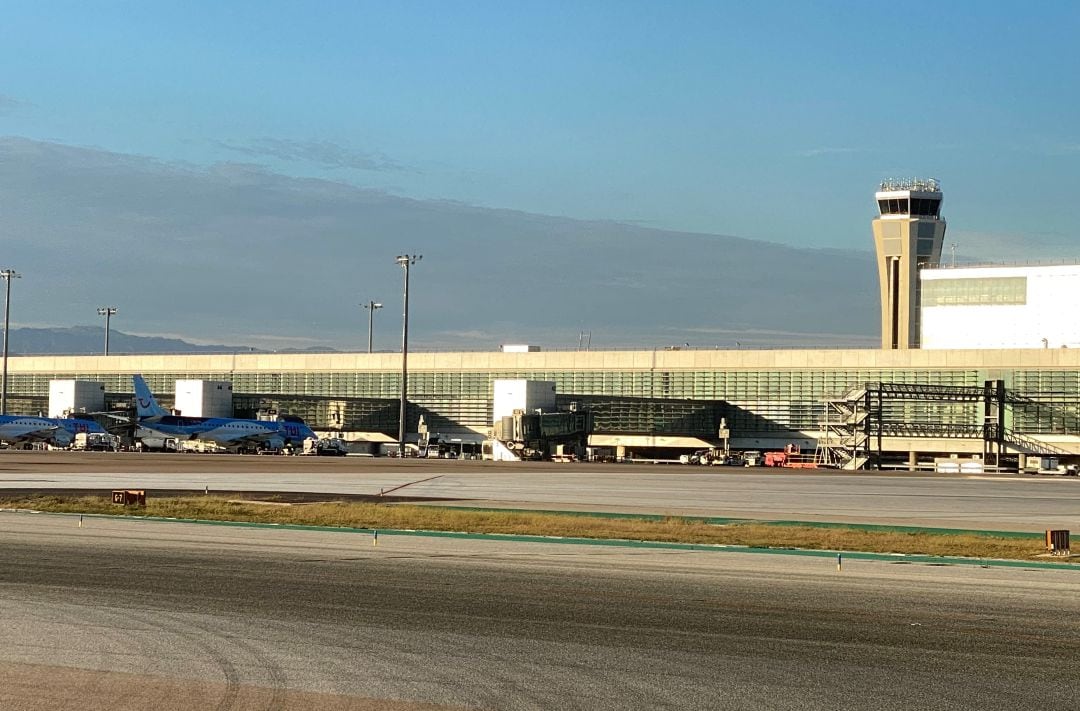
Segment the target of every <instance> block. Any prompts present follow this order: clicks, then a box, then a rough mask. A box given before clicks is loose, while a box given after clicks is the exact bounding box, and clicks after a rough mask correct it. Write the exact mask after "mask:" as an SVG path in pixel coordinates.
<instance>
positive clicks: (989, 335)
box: [919, 264, 1080, 349]
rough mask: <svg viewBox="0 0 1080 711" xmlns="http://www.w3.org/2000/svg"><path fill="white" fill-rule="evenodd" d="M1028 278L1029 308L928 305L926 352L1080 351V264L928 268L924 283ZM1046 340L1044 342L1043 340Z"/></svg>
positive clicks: (924, 327)
mask: <svg viewBox="0 0 1080 711" xmlns="http://www.w3.org/2000/svg"><path fill="white" fill-rule="evenodd" d="M987 277H1025V278H1026V279H1027V299H1026V301H1027V303H1025V304H1016V305H1011V304H1010V305H1006V304H999V305H977V306H974V305H973V306H926V305H925V304H923V306H922V308H921V309H920V320H921V323H922V348H923V349H948V348H952V349H962V348H1062V347H1065V348H1080V265H1078V264H1068V265H1055V266H1029V267H1019V266H1018V267H962V268H954V269H924V270H922V271H921V272H920V275H919V278H920V281H921V282H922V283H923V284H924V285H925V284H926V282H927V281H929V280H933V279H978V278H987ZM1044 338H1045V339H1046V341H1045V342H1044V341H1043V339H1044Z"/></svg>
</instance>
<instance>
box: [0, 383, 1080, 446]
mask: <svg viewBox="0 0 1080 711" xmlns="http://www.w3.org/2000/svg"><path fill="white" fill-rule="evenodd" d="M68 378H74V379H81V380H93V381H98V382H102V383H104V385H105V389H106V392H107V393H108V395H107V400H108V402H109V403H110V404H113V405H115V404H118V403H121V402H129V401H130V399H131V395H130V392H131V378H130V376H129V375H126V374H125V375H120V374H102V373H78V372H67V373H55V374H49V375H34V376H29V375H25V374H13V375H11V376H10V378H9V393H10V395H9V400H10V403H11V410H12V411H13V412H14V411H19V412H26V413H36V412H39V411H44V410H45V409H46V407H47V404H48V392H49V381H50V380H54V379H68ZM146 378H147V381H148V383H149V384H150V387H151V389H152V390H153V391H154V392H155V393H157V394H158V395H159V399H160V401H161V403H162V405H164V406H165V407H168V406H169V405H170V404H171V401H172V395H171V393H172V392H173V389H174V383H175V381H176V380H178V379H204V380H228V381H231V382H232V383H233V393H234V395H233V407H234V413H235V415H236V416H239V417H256V416H257V415H258V414H260V412H261V413H264V414H267V413H270V414H273V413H276V414H292V415H299V416H301V417H303V418H304V419H305V421H307V422H308V423H309V424H310V425H312V426H313V427H314V428H316V429H343V430H357V431H378V432H385V433H387V434H393V433H396V431H397V418H398V397H399V392H400V373H397V372H389V371H385V372H370V371H368V372H335V373H320V372H259V373H245V372H234V373H222V372H192V371H185V372H169V373H147V374H146ZM499 378H527V379H534V380H553V381H555V383H556V389H557V392H558V400H559V404H560V407H563V408H568V407H570V405H571V403H576V407H577V408H579V409H587V410H589V411H591V412H592V413H593V421H594V427H595V430H596V431H597V432H604V433H626V434H677V435H691V436H699V437H702V436H704V437H711V436H715V432H716V429H717V427H718V425H719V422H720V419H721V418H724V419H726V421H727V424H728V426H729V427H730V428H731V430H732V435H733V436H755V435H769V434H783V433H788V432H795V431H800V430H816V429H818V428H819V426H820V423H821V421H822V418H823V416H824V411H825V407H824V404H823V403H824V401H825V399H827V398H837V397H841V396H843V395H844V394H845V393H846V392H848V391H849V390H852V389H853V388H857V387H858V386H859V385H860V384H862V383H867V382H879V381H881V382H902V383H918V384H926V385H963V386H981V385H982V384H983V381H984V379H985V376H984V375H982V374H980V371H978V370H975V369H968V370H892V369H863V370H837V369H829V370H678V371H667V370H644V371H604V370H498V371H494V370H493V371H486V372H474V371H458V372H415V373H410V375H409V412H408V423H407V424H408V428H409V429H410V431H415V428H416V425H417V422H418V419H419V417H420V415H421V414H422V415H423V416H424V419H425V422H426V423H427V424H428V426H429V428H430V429H431V431H433V432H444V433H452V432H465V431H470V430H471V431H476V432H484V431H486V429H487V428H488V427H490V424H491V416H492V415H491V413H492V385H493V381H494V380H495V379H499ZM1077 378H1078V373H1076V372H1071V371H1070V372H1064V373H1047V372H1042V371H1039V372H1034V373H1027V372H1017V373H1016V374H1015V375H1014V376H1013V378H1012V379H1013V386H1014V387H1015V388H1016V389H1017V390H1018V391H1020V392H1023V393H1024V394H1026V395H1028V396H1029V397H1031V398H1033V399H1034V400H1037V401H1045V403H1046V407H1044V408H1043V411H1042V412H1038V413H1036V412H1035V411H1034V410H1032V411H1031V412H1027V411H1024V412H1019V411H1018V413H1017V417H1018V420H1019V421H1018V423H1017V424H1018V425H1019V424H1023V425H1024V426H1025V428H1026V429H1028V431H1032V432H1038V431H1042V430H1050V431H1054V428H1061V427H1065V428H1072V429H1073V430H1075V429H1076V425H1077V412H1078V408H1080V402H1078V400H1080V397H1078V392H1077ZM888 407H890V408H892V409H893V412H892V416H894V417H902V418H903V419H905V420H908V421H913V422H919V421H925V422H971V421H972V418H978V416H979V413H978V408H977V406H975V405H970V404H969V405H960V404H949V403H946V404H942V403H936V404H926V403H892V404H889V405H888Z"/></svg>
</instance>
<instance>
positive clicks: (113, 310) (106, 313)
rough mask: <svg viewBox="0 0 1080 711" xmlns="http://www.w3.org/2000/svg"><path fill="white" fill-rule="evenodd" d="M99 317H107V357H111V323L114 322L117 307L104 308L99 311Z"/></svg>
mask: <svg viewBox="0 0 1080 711" xmlns="http://www.w3.org/2000/svg"><path fill="white" fill-rule="evenodd" d="M97 312H98V316H104V317H105V355H109V322H110V321H111V320H112V317H113V315H114V314H116V307H115V306H102V307H101V308H100V309H98V310H97Z"/></svg>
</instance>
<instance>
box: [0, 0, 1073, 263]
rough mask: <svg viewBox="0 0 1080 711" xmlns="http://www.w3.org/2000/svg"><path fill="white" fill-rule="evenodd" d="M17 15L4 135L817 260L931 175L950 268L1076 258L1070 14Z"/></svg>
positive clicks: (735, 6)
mask: <svg viewBox="0 0 1080 711" xmlns="http://www.w3.org/2000/svg"><path fill="white" fill-rule="evenodd" d="M3 15H4V20H3V23H2V24H0V67H2V68H3V71H2V72H0V135H10V136H22V137H28V138H32V139H35V140H44V141H52V142H57V143H63V144H68V145H74V146H84V147H95V148H101V149H105V150H108V151H114V152H119V153H131V154H138V155H142V156H150V157H153V158H157V159H159V160H162V161H166V162H181V163H192V164H195V165H198V166H206V165H210V164H214V163H217V162H223V161H240V162H250V163H256V164H260V165H264V166H267V167H269V168H271V169H273V170H275V171H278V172H281V173H284V174H286V175H291V176H312V177H322V178H329V179H332V180H337V181H343V182H347V183H350V184H353V185H357V186H363V187H373V188H381V189H385V190H388V191H390V192H391V193H393V194H396V195H401V196H407V197H417V198H437V199H448V200H455V201H462V202H465V203H469V204H474V205H481V206H487V207H502V208H511V209H516V210H523V211H527V212H537V213H543V214H549V215H560V216H568V217H578V218H597V219H612V220H622V221H627V222H635V223H639V224H642V225H647V226H653V227H659V228H664V229H675V230H689V231H695V232H704V233H717V234H729V235H737V236H740V237H745V238H750V239H757V240H768V241H775V242H782V243H787V244H792V245H799V246H806V247H842V248H857V249H869V248H870V246H871V240H870V232H869V226H868V221H869V219H870V218H871V216H872V211H873V203H872V195H871V193H872V192H873V190H874V187H875V185H876V182H877V181H878V180H880V179H881V178H883V177H906V176H914V175H920V176H934V177H937V178H939V179H940V180H941V181H942V183H943V185H944V187H945V190H946V206H947V207H946V211H945V212H946V216H947V217H948V219H949V220H950V235H951V236H952V238H953V239H954V240H956V241H958V242H960V246H959V251H960V252H962V253H967V254H972V255H977V256H981V257H986V258H999V257H1000V258H1016V257H1017V256H1023V255H1026V256H1032V255H1037V256H1040V257H1041V256H1055V255H1059V254H1060V255H1061V256H1063V257H1076V256H1080V250H1075V249H1073V248H1072V247H1071V243H1072V242H1073V241H1074V239H1075V237H1076V235H1077V231H1076V229H1075V224H1076V216H1075V209H1074V207H1073V206H1074V205H1075V203H1076V199H1075V196H1074V195H1075V186H1076V184H1077V183H1078V182H1080V94H1078V92H1077V91H1076V82H1077V77H1078V76H1080V49H1077V47H1078V46H1080V43H1078V42H1077V40H1076V38H1077V37H1078V36H1080V5H1077V4H1075V3H1067V2H1060V3H1055V2H1042V3H1038V4H1036V5H1031V6H1027V7H1022V6H1020V5H1018V4H1015V3H998V2H944V3H937V4H926V5H899V6H898V5H895V4H893V5H890V4H885V3H872V4H871V3H862V2H854V1H852V2H818V3H802V2H772V3H742V2H739V3H735V2H732V3H727V2H717V1H714V2H689V1H684V2H673V3H660V2H631V1H629V0H623V1H620V2H566V3H560V2H551V1H547V2H510V3H507V2H435V1H432V2H377V3H373V2H322V3H302V2H295V3H287V2H270V1H265V0H264V1H261V2H227V3H221V2H190V1H189V2H174V3H173V2H170V3H164V2H156V3H155V2H113V3H110V2H99V3H81V2H80V3H75V2H73V3H59V2H41V3H8V4H5V7H4V11H3ZM1010 241H1013V242H1018V243H1020V244H1023V245H1025V246H1024V247H1023V249H1022V250H1021V254H1020V255H1018V254H1015V253H1010V250H1012V252H1016V249H1015V245H1013V246H1009V242H1010ZM1064 249H1069V250H1071V251H1069V252H1068V253H1067V254H1062V252H1063V250H1064ZM995 250H996V251H995Z"/></svg>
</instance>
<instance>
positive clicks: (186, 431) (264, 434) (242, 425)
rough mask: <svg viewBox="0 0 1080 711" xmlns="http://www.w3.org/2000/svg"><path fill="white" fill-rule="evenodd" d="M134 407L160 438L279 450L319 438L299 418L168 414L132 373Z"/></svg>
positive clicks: (142, 420) (236, 447)
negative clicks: (243, 417)
mask: <svg viewBox="0 0 1080 711" xmlns="http://www.w3.org/2000/svg"><path fill="white" fill-rule="evenodd" d="M134 381H135V410H136V413H137V414H138V416H139V427H142V428H144V429H147V430H150V431H151V432H154V433H155V434H158V435H160V436H162V437H175V438H176V439H200V440H206V441H209V442H213V443H215V444H218V445H220V446H222V447H225V448H226V449H232V450H236V449H261V448H265V449H281V448H282V447H284V446H285V445H291V446H293V447H302V446H303V444H304V440H305V439H318V437H317V436H316V434H315V433H314V432H312V431H311V428H310V427H308V426H307V425H306V424H304V421H303V420H301V419H300V418H299V417H289V418H288V419H284V418H283V419H279V420H238V419H234V418H231V417H184V416H183V415H170V414H169V413H168V412H167V411H166V410H165V408H163V407H161V405H158V403H157V400H155V399H154V395H153V394H152V393H151V392H150V388H149V386H147V384H146V381H145V380H143V377H142V376H141V375H136V376H134Z"/></svg>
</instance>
